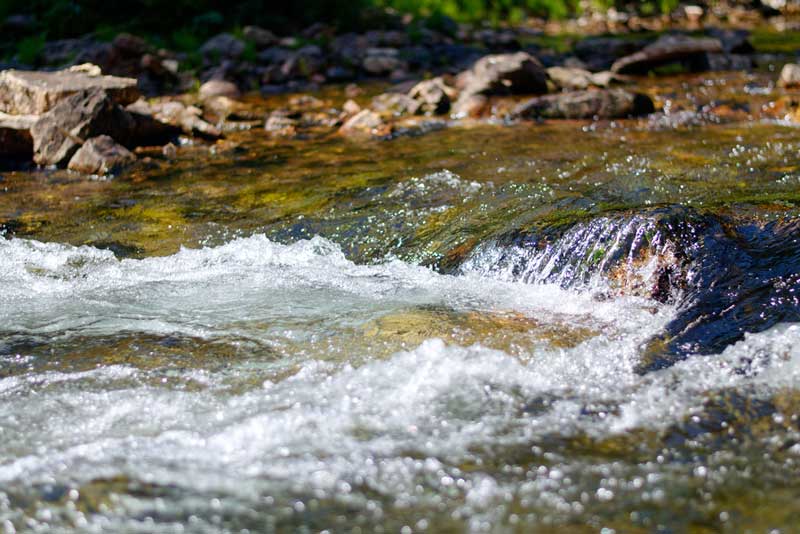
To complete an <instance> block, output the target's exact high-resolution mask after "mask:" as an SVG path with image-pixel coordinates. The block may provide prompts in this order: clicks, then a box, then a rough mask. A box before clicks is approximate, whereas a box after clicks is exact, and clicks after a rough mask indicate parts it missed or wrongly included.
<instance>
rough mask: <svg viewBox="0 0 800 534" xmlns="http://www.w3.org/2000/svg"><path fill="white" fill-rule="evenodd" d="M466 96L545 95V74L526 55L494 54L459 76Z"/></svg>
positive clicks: (521, 53) (536, 63) (520, 53)
mask: <svg viewBox="0 0 800 534" xmlns="http://www.w3.org/2000/svg"><path fill="white" fill-rule="evenodd" d="M459 76H460V77H461V83H462V84H463V85H464V92H465V93H467V94H482V95H509V94H543V93H546V92H547V72H545V70H544V67H543V66H542V64H541V63H539V60H538V59H536V58H535V57H533V56H531V55H530V54H528V53H527V52H517V53H514V54H497V55H491V56H485V57H483V58H481V59H479V60H478V61H477V62H476V63H475V65H474V66H473V67H472V69H471V70H469V71H467V72H466V73H464V74H461V75H459Z"/></svg>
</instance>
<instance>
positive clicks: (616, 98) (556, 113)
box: [513, 89, 654, 119]
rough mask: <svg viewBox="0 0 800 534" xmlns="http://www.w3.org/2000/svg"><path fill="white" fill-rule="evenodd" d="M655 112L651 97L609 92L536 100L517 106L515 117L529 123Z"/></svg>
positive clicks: (614, 91)
mask: <svg viewBox="0 0 800 534" xmlns="http://www.w3.org/2000/svg"><path fill="white" fill-rule="evenodd" d="M653 110H654V107H653V101H652V100H651V99H650V97H648V96H647V95H643V94H640V93H631V92H629V91H625V90H622V89H605V90H596V91H591V90H590V91H574V92H570V93H561V94H555V95H545V96H540V97H536V98H533V99H531V100H528V101H527V102H523V103H522V104H520V105H519V106H517V108H516V109H515V110H514V112H513V115H514V116H517V117H521V118H528V119H532V118H543V119H591V118H598V119H616V118H624V117H635V116H640V115H646V114H648V113H652V112H653Z"/></svg>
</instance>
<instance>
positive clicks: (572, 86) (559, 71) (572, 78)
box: [547, 67, 593, 91]
mask: <svg viewBox="0 0 800 534" xmlns="http://www.w3.org/2000/svg"><path fill="white" fill-rule="evenodd" d="M547 75H548V76H549V77H550V80H552V82H553V83H554V84H555V85H556V87H557V88H558V89H567V90H571V91H575V90H579V89H586V88H587V87H589V86H590V85H593V84H592V73H591V72H589V71H588V70H584V69H578V68H570V67H550V68H549V69H547Z"/></svg>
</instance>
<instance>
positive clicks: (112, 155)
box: [68, 135, 136, 176]
mask: <svg viewBox="0 0 800 534" xmlns="http://www.w3.org/2000/svg"><path fill="white" fill-rule="evenodd" d="M134 161H136V156H134V155H133V154H132V153H131V152H130V151H129V150H128V149H127V148H125V147H124V146H122V145H120V144H119V143H117V142H116V141H114V140H113V139H112V138H111V137H109V136H107V135H101V136H98V137H92V138H91V139H87V140H86V142H85V143H83V145H82V146H81V147H80V148H79V149H78V151H77V152H75V155H74V156H72V159H70V160H69V165H68V168H69V170H71V171H75V172H80V173H82V174H96V175H99V176H105V175H107V174H113V173H117V172H119V171H120V170H121V169H122V168H123V167H125V166H126V165H129V164H130V163H133V162H134Z"/></svg>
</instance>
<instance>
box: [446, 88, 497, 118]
mask: <svg viewBox="0 0 800 534" xmlns="http://www.w3.org/2000/svg"><path fill="white" fill-rule="evenodd" d="M488 103H489V99H488V98H487V97H485V96H483V95H471V94H468V93H462V94H461V96H459V97H458V100H456V102H455V104H453V107H452V109H451V110H450V116H451V117H453V118H455V119H466V118H476V117H480V116H481V114H482V113H483V111H484V110H485V109H486V106H487V105H488Z"/></svg>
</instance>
